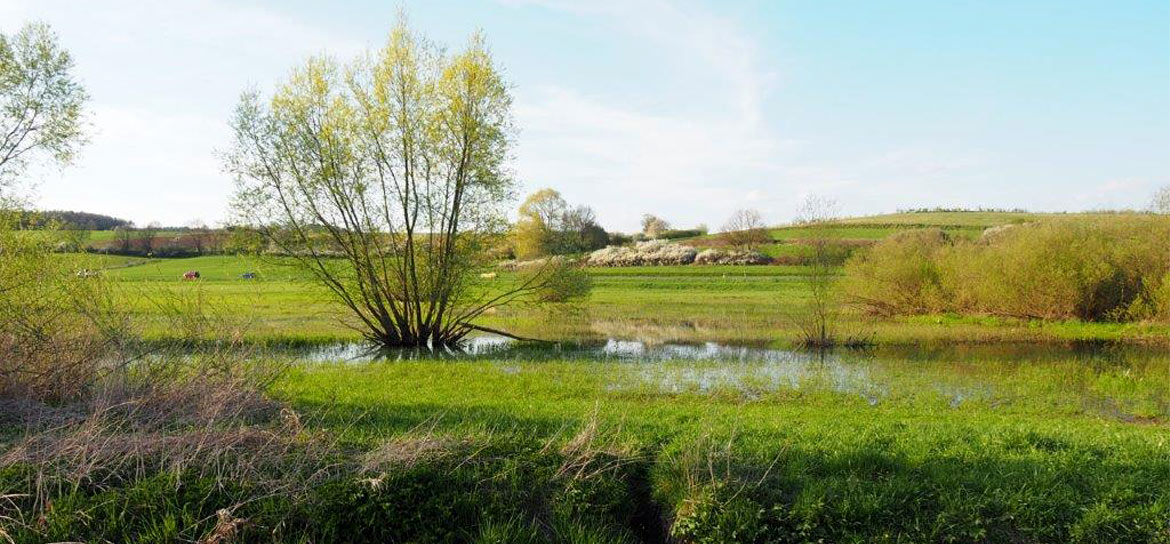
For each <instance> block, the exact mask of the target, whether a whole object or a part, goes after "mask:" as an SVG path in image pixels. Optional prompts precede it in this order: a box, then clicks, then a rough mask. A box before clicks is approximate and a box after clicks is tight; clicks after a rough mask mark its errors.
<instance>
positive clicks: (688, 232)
mask: <svg viewBox="0 0 1170 544" xmlns="http://www.w3.org/2000/svg"><path fill="white" fill-rule="evenodd" d="M704 234H707V233H706V232H704V231H702V230H699V229H674V230H668V231H665V232H663V233H662V234H659V235H658V237H659V238H661V239H663V240H681V239H683V238H694V237H696V236H702V235H704Z"/></svg>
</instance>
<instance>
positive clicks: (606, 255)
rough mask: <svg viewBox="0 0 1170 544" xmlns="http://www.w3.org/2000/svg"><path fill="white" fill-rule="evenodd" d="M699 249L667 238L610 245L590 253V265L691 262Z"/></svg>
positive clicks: (656, 264)
mask: <svg viewBox="0 0 1170 544" xmlns="http://www.w3.org/2000/svg"><path fill="white" fill-rule="evenodd" d="M696 255H698V251H697V250H696V249H695V248H693V247H689V246H684V245H680V244H672V243H669V242H667V241H665V240H650V241H648V242H638V243H637V244H635V245H634V246H633V247H617V246H609V247H607V248H605V249H599V250H597V251H594V252H593V253H590V254H589V259H588V260H587V261H586V262H587V263H588V264H589V266H607V267H613V266H665V265H678V264H691V263H692V262H694V261H695V256H696Z"/></svg>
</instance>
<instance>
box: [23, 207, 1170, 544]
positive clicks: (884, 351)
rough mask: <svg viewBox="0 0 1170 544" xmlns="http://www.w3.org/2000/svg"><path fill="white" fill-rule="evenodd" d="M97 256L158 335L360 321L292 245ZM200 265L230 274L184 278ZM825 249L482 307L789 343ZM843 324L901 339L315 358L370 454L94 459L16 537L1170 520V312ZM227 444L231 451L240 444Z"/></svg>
mask: <svg viewBox="0 0 1170 544" xmlns="http://www.w3.org/2000/svg"><path fill="white" fill-rule="evenodd" d="M960 216H961V217H960ZM1012 217H1017V218H1018V217H1019V216H1017V215H1014V214H1012ZM869 219H871V220H872V221H873V222H874V223H873V224H866V225H861V224H858V225H851V226H848V227H842V228H841V229H839V230H840V231H841V234H842V237H846V234H848V236H847V237H848V238H850V239H873V238H875V237H879V234H881V233H887V234H888V233H889V232H894V231H895V230H896V229H897V228H900V227H890V226H888V225H917V224H923V222H924V221H934V222H936V223H937V224H941V225H955V229H956V231H958V232H964V233H969V234H972V235H974V234H977V233H978V232H979V230H980V229H981V228H982V227H983V226H985V225H986V226H989V225H990V224H995V222H997V221H1001V220H1002V219H1004V216H1003V215H1002V214H998V215H997V214H994V213H984V212H972V213H971V214H970V215H967V214H954V213H952V214H943V215H937V214H929V213H928V214H898V215H893V216H885V217H881V218H869ZM1009 219H1010V218H1009ZM879 220H880V221H882V222H883V223H881V224H880V225H878V223H877V222H878V221H879ZM846 221H851V220H846ZM874 225H878V226H874ZM778 230H780V231H783V232H782V233H781V235H780V236H781V238H778V239H782V240H791V239H794V238H798V237H799V236H802V235H803V234H804V233H801V232H800V230H799V229H792V230H791V231H788V230H786V229H778ZM881 235H884V234H881ZM783 237H787V238H783ZM867 237H869V238H867ZM777 247H795V246H794V245H793V244H786V245H779V244H778V245H777ZM63 258H64V257H63ZM88 262H89V263H92V264H91V265H90V266H94V267H104V269H105V272H104V274H105V275H106V277H108V278H110V279H111V280H113V283H114V285H115V286H116V287H117V288H118V292H119V293H121V296H122V297H123V298H122V299H121V302H122V303H123V305H124V307H125V308H126V309H127V310H128V311H129V312H130V313H131V315H132V317H134V318H135V320H136V322H138V323H141V324H142V326H143V328H144V330H145V332H146V335H147V337H148V338H152V339H163V340H165V339H169V338H176V337H186V336H187V334H188V331H185V330H182V329H181V327H182V326H184V324H185V323H187V322H188V320H184V319H176V318H175V317H176V316H174V315H172V314H173V312H175V311H176V310H177V309H178V310H179V311H181V310H182V309H184V308H190V307H191V306H190V304H195V303H199V304H203V305H205V307H204V309H205V310H209V311H211V312H213V313H217V314H219V315H222V316H225V317H226V318H229V319H233V320H240V321H244V322H246V323H247V331H248V334H249V335H250V337H251V338H252V339H253V340H256V341H259V342H272V343H314V342H329V341H336V340H352V339H356V338H357V333H356V332H354V331H352V330H350V329H347V328H345V327H344V326H342V325H341V324H340V319H342V318H343V317H344V314H343V313H342V312H341V311H340V310H339V309H338V306H337V305H336V304H335V303H333V302H332V301H331V300H330V299H329V297H328V296H327V295H326V294H325V293H323V292H321V290H320V289H319V288H317V287H315V286H314V285H313V284H311V283H309V282H308V281H306V278H305V277H303V276H302V275H300V274H298V273H297V272H296V271H295V270H293V269H290V268H288V267H286V266H282V265H281V262H280V261H279V260H271V259H251V258H243V257H222V256H215V257H198V258H190V259H150V260H143V259H129V258H121V257H94V258H93V260H90V261H88ZM188 270H198V271H199V272H200V273H201V275H202V278H203V279H201V280H200V281H197V282H184V281H181V280H180V279H179V278H180V276H181V275H182V273H183V272H185V271H188ZM807 271H808V270H807V269H805V268H802V267H796V266H757V267H703V266H673V267H632V268H614V269H592V270H590V274H591V276H592V278H593V283H594V289H593V292H592V295H591V296H590V298H589V299H588V300H587V301H585V302H583V303H581V304H578V305H576V306H573V307H571V308H545V309H538V308H531V307H515V308H505V309H501V310H500V311H499V312H497V313H494V314H492V315H489V316H487V317H485V319H484V321H483V323H484V324H486V325H489V326H496V327H502V328H506V329H508V330H511V331H513V332H517V333H520V334H523V335H527V336H534V337H540V338H549V339H569V338H571V339H605V338H611V337H615V338H639V339H643V340H646V341H648V342H672V341H683V342H706V341H722V342H738V343H746V344H751V345H756V346H773V347H777V346H786V345H789V344H791V343H792V341H793V340H794V339H795V338H796V333H797V331H796V326H795V325H794V323H793V319H792V315H793V314H794V313H796V312H798V309H799V308H800V307H801V305H802V303H803V302H804V301H805V300H806V299H807V297H808V285H807V283H806V281H805V280H806V276H805V274H806V273H807ZM244 272H257V273H259V278H258V279H256V280H243V279H241V278H240V275H241V274H243V273H244ZM508 279H509V278H508V274H502V275H501V278H500V279H499V280H498V281H500V282H506V281H508ZM180 317H181V316H180ZM838 325H839V327H840V328H841V330H842V331H844V332H847V333H855V334H873V335H874V338H875V340H876V342H877V344H878V346H877V347H876V348H875V349H874V350H872V351H869V352H862V353H854V352H839V353H836V354H829V355H827V356H826V357H825V358H824V359H823V360H820V359H816V358H811V359H808V360H800V362H798V363H796V364H795V367H793V366H791V365H788V366H786V365H787V363H784V362H781V363H776V364H769V363H765V362H763V361H760V360H752V359H750V358H749V359H747V360H743V361H678V360H668V361H654V362H647V361H614V360H604V359H600V358H598V359H597V360H591V359H569V358H567V357H566V356H565V355H563V354H561V355H547V356H545V357H543V358H534V359H502V358H488V359H481V360H416V361H410V360H408V361H385V362H373V363H354V364H343V363H320V364H317V363H314V364H307V363H306V364H298V365H295V366H292V367H291V368H290V369H289V370H288V372H287V373H286V374H284V375H283V376H282V377H281V378H280V379H278V380H277V381H276V382H275V383H274V384H273V385H272V386H271V389H270V391H269V394H270V395H271V396H272V397H274V398H275V399H278V400H279V401H281V402H283V403H285V404H286V405H287V406H290V407H292V408H295V409H296V410H297V412H298V413H299V414H300V416H299V419H296V420H295V422H294V423H292V424H294V425H297V426H303V427H297V428H298V429H300V430H299V431H298V433H297V435H296V436H297V439H298V440H303V441H304V443H305V444H308V443H310V441H312V440H314V439H317V438H322V437H323V438H324V439H326V440H329V441H335V443H334V444H333V446H332V448H333V449H332V450H331V451H333V452H334V453H333V457H330V458H326V459H319V460H317V462H319V463H322V464H323V465H325V466H327V467H328V466H335V465H332V464H331V463H340V464H346V463H349V464H354V463H357V462H358V461H361V462H362V464H363V465H364V468H350V469H347V470H346V471H339V472H338V474H337V475H335V476H333V477H330V478H325V479H324V480H323V481H322V482H320V483H317V484H315V485H313V486H312V487H311V488H310V489H308V490H306V491H304V492H303V494H301V495H298V496H297V497H290V496H285V495H282V494H279V493H278V494H270V493H259V492H258V491H257V490H256V489H254V486H255V485H256V482H247V481H243V482H234V481H229V482H225V481H222V480H219V481H216V480H210V479H207V478H205V477H201V476H198V475H194V474H192V472H191V471H189V470H184V469H182V468H176V469H174V470H173V471H166V472H161V473H151V474H137V473H134V474H131V475H129V476H127V477H126V478H125V479H123V480H119V481H118V482H117V483H116V484H113V485H110V486H108V487H97V486H87V485H84V484H81V485H74V484H73V483H72V482H70V483H69V484H70V485H65V486H63V487H62V488H61V489H62V491H61V492H60V494H59V495H57V496H55V497H54V499H53V502H52V508H51V509H49V511H48V513H47V515H46V517H45V519H43V520H36V521H35V522H36V524H37V525H36V526H37V527H39V529H38V531H39V533H37V534H36V535H32V534H28V533H17V534H15V535H14V539H15V541H17V542H25V541H28V542H38V541H74V540H84V541H115V542H117V541H125V542H144V543H145V542H152V543H154V542H157V543H163V542H175V541H200V540H201V539H203V538H205V537H206V536H207V535H208V534H209V533H210V532H211V530H212V528H213V527H214V525H215V520H216V516H217V511H218V510H219V509H221V508H226V507H234V509H233V510H232V513H233V515H235V516H237V517H240V518H245V519H247V520H248V523H247V524H246V525H245V526H244V528H243V529H242V531H243V534H242V535H241V537H240V541H243V542H306V543H307V542H331V541H348V542H419V543H438V542H443V543H448V542H459V543H464V542H466V543H481V544H487V543H489V542H497V543H504V542H507V543H536V542H555V543H564V544H570V543H573V544H580V543H585V542H597V543H602V542H605V543H615V542H617V543H622V542H629V543H633V542H648V543H658V542H666V541H668V540H667V538H668V536H669V537H670V538H673V539H674V540H673V542H678V543H682V544H692V543H694V544H697V543H725V542H749V543H751V542H849V543H853V542H857V543H860V542H906V543H910V542H970V543H978V542H1036V543H1048V542H1052V543H1065V542H1076V543H1113V542H1134V543H1146V542H1153V543H1157V544H1170V486H1167V485H1166V482H1170V438H1168V437H1170V433H1168V425H1170V356H1167V355H1166V351H1165V347H1166V346H1168V345H1170V331H1168V330H1167V327H1165V326H1164V325H1156V324H1142V323H1135V324H1122V323H1084V322H1079V321H1067V322H1053V321H1049V322H1041V321H1022V320H1013V319H1004V318H995V317H983V316H955V315H931V316H916V317H908V318H898V319H880V320H875V319H870V318H868V317H867V316H865V315H862V314H860V313H859V312H857V311H856V310H853V309H845V310H844V311H843V313H842V315H841V316H840V319H839V323H838ZM1077 340H1119V341H1124V342H1126V343H1127V344H1142V345H1144V344H1149V345H1148V346H1145V347H1142V348H1127V349H1118V350H1116V351H1107V352H1106V353H1105V354H1104V355H1084V354H1083V353H1082V352H1080V351H1078V350H1076V349H1070V348H1068V347H1067V346H1066V344H1068V343H1069V342H1070V341H1077ZM907 346H912V347H907ZM842 353H843V354H842ZM271 357H272V358H273V359H277V360H280V359H281V358H282V357H283V356H282V355H279V352H278V354H276V355H272V356H271ZM13 432H16V431H14V430H9V432H8V433H7V434H5V433H4V432H0V442H2V441H3V440H5V439H9V438H10V437H11V436H12V433H13ZM298 444H299V443H298ZM216 453H217V454H218V453H220V452H216ZM223 453H224V456H223V457H217V458H216V459H217V462H230V461H231V460H232V459H234V458H233V457H231V456H232V455H235V454H237V453H238V452H223ZM346 466H349V465H346ZM33 468H35V467H23V468H21V467H18V468H15V469H11V470H8V471H0V496H5V495H9V496H11V500H12V501H16V502H19V501H21V500H24V499H23V498H22V497H21V496H19V495H20V494H21V493H23V492H25V491H27V489H28V486H29V485H31V484H30V483H29V482H31V481H33V479H32V477H31V475H30V474H31V472H32V469H33ZM41 483H42V482H39V481H38V482H37V484H38V485H40V484H41ZM258 494H259V495H260V496H261V497H262V498H260V499H257V498H256V497H257V495H258ZM3 508H4V505H0V515H4V512H5V511H4V510H3ZM2 519H3V518H0V520H2ZM0 527H3V525H0ZM667 533H669V535H668V534H667ZM0 541H3V537H0Z"/></svg>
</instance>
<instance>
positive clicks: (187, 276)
mask: <svg viewBox="0 0 1170 544" xmlns="http://www.w3.org/2000/svg"><path fill="white" fill-rule="evenodd" d="M197 279H199V271H198V270H188V271H186V272H184V273H183V281H192V280H197Z"/></svg>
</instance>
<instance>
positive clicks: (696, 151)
mask: <svg viewBox="0 0 1170 544" xmlns="http://www.w3.org/2000/svg"><path fill="white" fill-rule="evenodd" d="M504 3H505V4H509V5H524V6H533V5H537V6H541V7H544V8H547V9H552V10H560V11H566V12H569V13H572V14H574V15H575V16H579V17H583V18H588V19H592V21H593V22H594V24H599V25H603V26H605V27H607V28H610V29H613V30H616V31H617V32H619V33H620V34H622V35H624V36H625V39H628V40H631V41H633V42H635V43H636V44H637V46H639V47H645V48H653V49H655V52H656V53H658V54H661V55H667V56H670V57H672V58H673V60H674V63H672V65H683V66H686V67H687V69H688V70H691V71H693V72H694V74H693V75H694V76H695V79H696V80H698V81H701V82H703V85H702V87H703V88H705V89H707V92H706V94H704V95H703V104H702V107H693V106H694V105H693V104H687V103H682V102H679V101H676V102H673V103H671V102H669V98H670V97H669V96H668V97H664V100H663V102H664V103H663V104H661V105H659V107H656V108H654V111H653V112H649V111H647V110H646V109H644V108H638V107H636V106H633V105H632V104H634V103H636V102H637V100H635V99H634V97H620V96H619V97H614V96H605V97H602V96H599V95H597V94H591V93H588V92H585V91H582V90H578V89H572V88H567V87H565V86H563V85H560V84H557V83H555V82H546V83H545V84H544V85H541V86H539V87H537V88H535V89H532V90H529V91H526V92H523V93H522V94H521V95H520V96H519V97H518V100H517V111H516V113H517V117H518V122H519V125H520V127H521V129H522V131H523V132H522V136H521V141H520V150H519V164H518V171H519V173H520V174H521V176H522V178H523V179H524V180H525V181H526V182H528V183H529V184H530V185H531V187H529V188H535V187H539V186H543V185H556V186H558V187H561V188H563V189H564V190H565V192H567V193H569V196H578V197H579V198H581V199H583V200H585V201H587V202H589V203H590V204H593V205H595V206H597V207H598V208H599V210H600V213H601V216H602V219H603V220H604V221H605V222H606V223H607V224H609V225H614V226H617V227H620V228H625V229H632V228H634V226H635V225H636V224H637V221H638V218H639V216H640V215H641V214H642V213H646V212H653V213H663V214H667V215H669V216H670V217H669V218H670V219H672V220H674V221H675V222H677V223H680V224H692V223H697V222H700V221H706V220H710V218H712V217H722V216H723V215H727V214H730V212H731V211H732V210H734V209H735V208H737V207H743V206H748V205H752V204H753V202H752V200H753V198H752V197H753V196H758V195H759V194H760V190H761V188H763V187H765V186H767V185H769V184H770V183H772V182H773V181H774V180H775V179H776V178H777V176H778V174H779V173H780V170H779V168H778V164H779V158H780V154H781V153H782V152H783V151H784V149H785V147H786V146H789V145H791V142H786V141H784V140H782V139H781V138H779V137H778V136H777V135H775V134H773V133H771V132H770V131H769V130H768V128H767V127H766V126H765V124H764V123H762V122H761V120H762V117H763V108H764V98H763V97H764V95H765V92H766V88H767V85H768V82H769V80H770V75H769V74H768V72H767V71H766V70H764V69H763V68H762V67H761V66H760V63H759V61H758V59H759V52H758V50H757V47H756V45H755V44H754V43H752V42H751V41H750V40H749V39H747V38H746V37H745V36H746V35H747V34H746V33H745V32H743V31H742V29H740V28H738V26H737V25H736V23H735V21H733V20H731V19H729V18H726V17H723V16H720V15H717V14H715V13H712V12H711V11H710V10H707V9H705V8H703V7H700V6H697V5H691V4H682V3H677V2H667V1H663V0H650V1H645V2H622V1H617V0H609V1H599V2H584V3H577V2H569V1H562V0H505V2H504ZM648 69H653V68H648ZM665 69H668V68H664V70H665ZM668 75H670V74H668V73H663V74H662V76H663V77H666V76H668ZM651 77H653V75H651ZM696 86H698V85H696ZM696 203H702V204H701V205H696Z"/></svg>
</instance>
